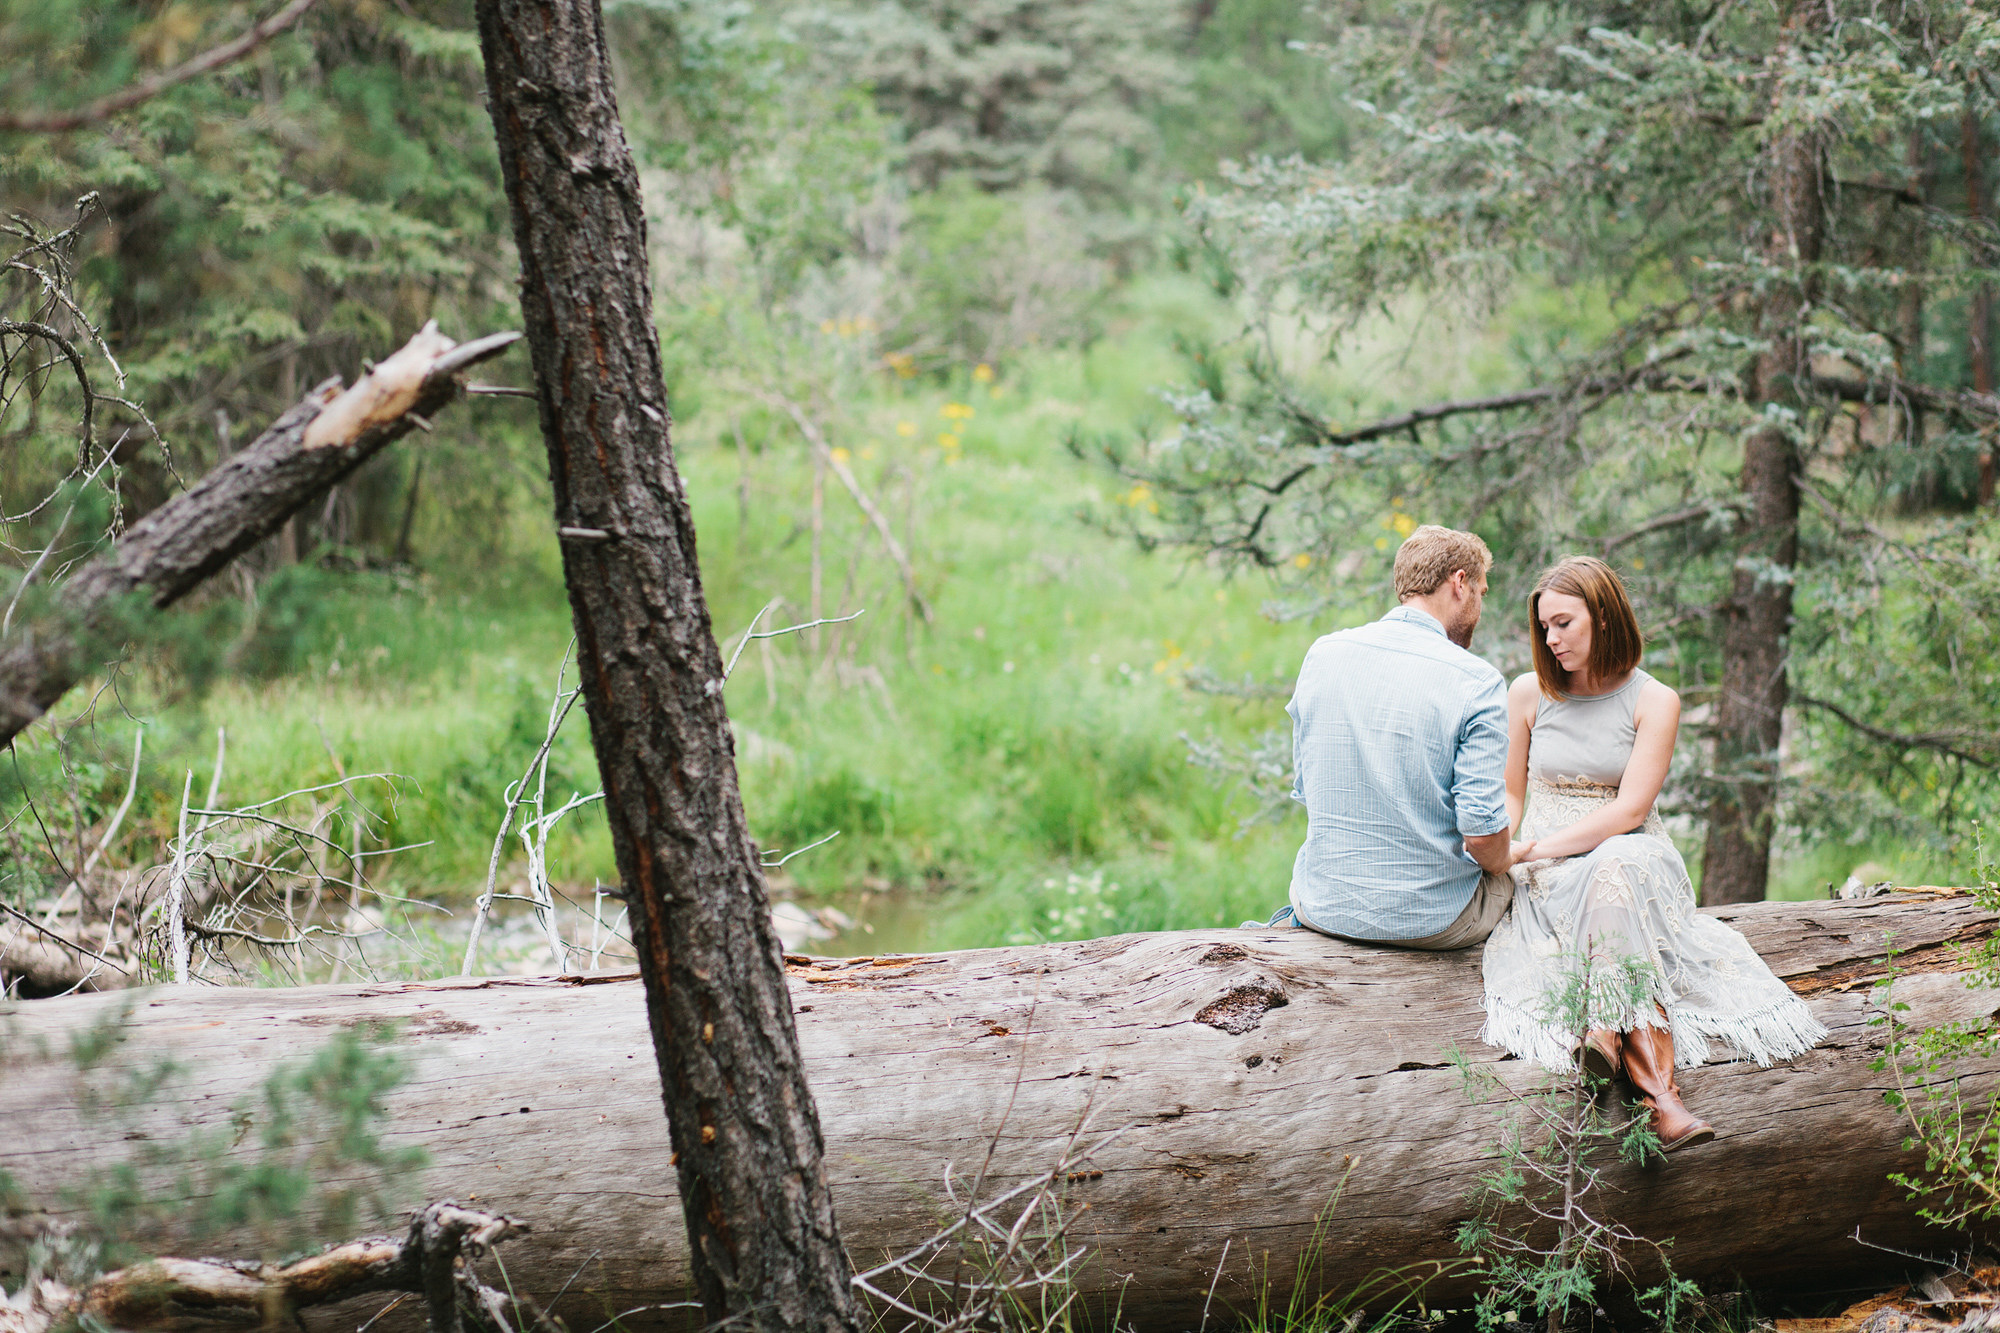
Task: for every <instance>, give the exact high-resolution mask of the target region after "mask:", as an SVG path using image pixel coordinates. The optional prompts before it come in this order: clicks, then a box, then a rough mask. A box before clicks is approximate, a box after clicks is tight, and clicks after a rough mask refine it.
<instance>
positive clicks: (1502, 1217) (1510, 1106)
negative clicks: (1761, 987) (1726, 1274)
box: [1450, 955, 1697, 1333]
mask: <svg viewBox="0 0 2000 1333" xmlns="http://www.w3.org/2000/svg"><path fill="white" fill-rule="evenodd" d="M1561 966H1562V977H1563V984H1562V985H1561V987H1560V988H1559V989H1558V990H1557V991H1556V992H1555V994H1554V996H1553V998H1552V999H1551V1001H1550V1011H1551V1012H1550V1013H1549V1014H1547V1015H1546V1016H1545V1019H1546V1021H1549V1022H1552V1023H1555V1024H1558V1025H1560V1026H1561V1027H1562V1029H1563V1030H1564V1031H1567V1032H1569V1033H1571V1034H1573V1036H1574V1039H1575V1040H1574V1047H1575V1049H1577V1050H1579V1051H1580V1050H1581V1049H1582V1042H1583V1038H1584V1035H1585V1033H1586V1032H1587V1031H1588V1030H1589V1029H1590V1028H1591V1027H1592V1026H1594V1024H1593V1022H1592V1015H1593V1014H1603V1013H1607V1012H1626V1013H1629V1012H1631V1011H1632V1010H1633V1009H1634V1008H1644V1007H1646V1006H1649V1005H1650V1004H1651V1003H1652V995H1653V993H1654V986H1653V981H1654V971H1653V966H1652V964H1651V963H1650V962H1649V961H1647V960H1645V959H1643V958H1622V959H1617V960H1610V961H1607V960H1602V959H1600V960H1595V961H1593V960H1592V959H1590V958H1588V957H1584V956H1581V955H1578V956H1572V957H1567V958H1565V959H1563V960H1561ZM1450 1056H1451V1060H1452V1063H1453V1064H1454V1065H1455V1066H1456V1067H1457V1069H1458V1071H1459V1075H1460V1078H1461V1080H1462V1084H1463V1087H1464V1089H1465V1093H1466V1095H1467V1096H1468V1097H1469V1098H1470V1099H1471V1100H1472V1101H1473V1102H1474V1103H1475V1104H1478V1105H1485V1106H1491V1107H1493V1108H1494V1110H1495V1113H1496V1115H1497V1117H1498V1119H1499V1121H1500V1126H1501V1132H1500V1141H1499V1158H1500V1160H1499V1163H1498V1165H1497V1166H1495V1167H1494V1168H1493V1169H1492V1170H1490V1171H1488V1172H1487V1173H1486V1174H1484V1175H1482V1176H1481V1177H1480V1178H1479V1181H1478V1183H1477V1184H1476V1185H1475V1186H1474V1188H1473V1191H1472V1195H1471V1202H1472V1204H1473V1216H1472V1217H1471V1218H1470V1219H1469V1220H1467V1221H1466V1222H1465V1223H1464V1224H1463V1225H1462V1226H1460V1228H1459V1232H1458V1244H1459V1248H1460V1249H1461V1250H1462V1251H1463V1252H1464V1253H1466V1254H1468V1255H1473V1256H1475V1257H1476V1259H1477V1261H1478V1263H1479V1264H1480V1265H1481V1266H1482V1267H1483V1269H1484V1273H1485V1278H1484V1285H1483V1287H1482V1289H1481V1291H1480V1294H1479V1298H1478V1303H1477V1306H1476V1310H1477V1315H1478V1319H1479V1324H1480V1327H1481V1328H1482V1329H1492V1328H1495V1327H1497V1326H1498V1325H1500V1324H1501V1323H1503V1322H1505V1321H1506V1320H1507V1318H1508V1317H1509V1316H1508V1312H1510V1311H1514V1310H1519V1309H1533V1310H1535V1311H1537V1312H1538V1313H1539V1314H1540V1315H1541V1316H1542V1317H1543V1318H1545V1319H1546V1320H1547V1322H1548V1333H1561V1330H1562V1329H1563V1327H1564V1325H1565V1323H1566V1321H1567V1320H1568V1319H1569V1317H1570V1314H1571V1312H1572V1310H1574V1309H1576V1308H1578V1307H1581V1308H1582V1309H1584V1310H1588V1309H1589V1308H1591V1306H1592V1305H1593V1304H1594V1303H1596V1301H1597V1300H1598V1299H1599V1297H1600V1294H1601V1292H1602V1291H1603V1289H1604V1288H1606V1287H1607V1286H1609V1285H1610V1284H1612V1283H1614V1282H1620V1281H1624V1282H1626V1283H1629V1282H1630V1281H1631V1279H1632V1278H1633V1277H1634V1276H1635V1271H1636V1270H1635V1268H1634V1265H1633V1262H1632V1257H1631V1256H1632V1252H1633V1251H1634V1250H1636V1249H1645V1250H1650V1251H1651V1252H1652V1254H1653V1256H1654V1257H1655V1258H1657V1260H1658V1264H1659V1268H1660V1270H1661V1272H1662V1274H1663V1276H1662V1277H1661V1279H1660V1281H1659V1282H1658V1283H1657V1284H1656V1285H1654V1286H1652V1287H1650V1288H1649V1289H1647V1290H1644V1291H1641V1292H1638V1293H1635V1295H1636V1297H1637V1300H1638V1303H1639V1305H1640V1306H1641V1307H1642V1308H1643V1309H1645V1311H1646V1312H1647V1314H1648V1315H1649V1316H1650V1317H1652V1318H1655V1319H1657V1320H1658V1321H1659V1323H1660V1326H1661V1327H1662V1328H1664V1329H1669V1330H1670V1329H1672V1328H1673V1326H1674V1322H1675V1319H1676V1317H1677V1316H1678V1315H1679V1314H1680V1312H1681V1307H1682V1306H1683V1305H1684V1304H1685V1303H1686V1301H1687V1300H1688V1299H1689V1298H1690V1297H1692V1296H1694V1295H1695V1294H1697V1293H1696V1288H1695V1286H1694V1284H1692V1283H1690V1282H1686V1281H1683V1280H1681V1279H1679V1278H1677V1277H1675V1276H1674V1274H1673V1270H1672V1268H1671V1267H1670V1266H1669V1265H1668V1264H1667V1262H1666V1254H1665V1250H1664V1245H1665V1243H1662V1242H1655V1241H1652V1240H1649V1239H1647V1238H1646V1237H1644V1236H1641V1235H1639V1234H1637V1233H1636V1232H1634V1231H1632V1230H1630V1229H1629V1228H1627V1227H1624V1226H1621V1225H1620V1224H1619V1223H1617V1222H1616V1221H1614V1220H1612V1219H1611V1218H1610V1217H1608V1216H1607V1215H1606V1214H1605V1213H1604V1211H1603V1209H1602V1204H1601V1199H1602V1195H1603V1193H1604V1179H1603V1177H1604V1172H1605V1169H1606V1168H1607V1167H1608V1166H1609V1165H1610V1164H1611V1163H1612V1162H1615V1161H1624V1162H1630V1163H1634V1164H1641V1165H1643V1164H1644V1163H1645V1162H1646V1161H1647V1160H1648V1159H1649V1158H1652V1157H1656V1156H1661V1155H1662V1153H1661V1148H1660V1142H1659V1139H1658V1138H1657V1137H1656V1136H1655V1135H1654V1134H1653V1131H1652V1129H1651V1127H1650V1123H1649V1120H1648V1118H1647V1117H1646V1116H1644V1115H1630V1116H1627V1117H1624V1118H1623V1120H1622V1123H1621V1122H1620V1121H1618V1120H1615V1119H1613V1118H1612V1117H1610V1116H1607V1115H1605V1114H1604V1113H1603V1111H1604V1106H1603V1104H1604V1102H1605V1101H1606V1100H1607V1098H1606V1096H1605V1094H1606V1093H1608V1091H1609V1087H1608V1085H1607V1081H1606V1080H1604V1079H1602V1078H1600V1077H1598V1076H1597V1075H1595V1074H1593V1073H1591V1072H1590V1071H1589V1070H1587V1069H1585V1068H1583V1067H1582V1065H1581V1062H1579V1063H1578V1065H1577V1066H1575V1067H1573V1068H1569V1069H1563V1070H1556V1071H1552V1072H1551V1073H1549V1074H1548V1075H1547V1076H1546V1077H1544V1078H1543V1079H1542V1080H1541V1081H1540V1082H1539V1083H1538V1084H1536V1085H1535V1086H1533V1087H1531V1088H1528V1089H1527V1090H1525V1091H1522V1090H1516V1089H1514V1088H1512V1087H1509V1086H1508V1085H1507V1084H1506V1083H1505V1082H1503V1081H1502V1080H1501V1079H1500V1078H1499V1077H1498V1076H1497V1075H1495V1074H1494V1073H1493V1072H1492V1071H1491V1070H1490V1069H1487V1068H1482V1067H1479V1066H1476V1065H1474V1064H1473V1063H1472V1061H1471V1060H1470V1059H1469V1058H1468V1057H1467V1056H1466V1055H1465V1054H1464V1053H1463V1052H1461V1051H1458V1050H1456V1049H1454V1050H1453V1051H1452V1052H1451V1053H1450Z"/></svg>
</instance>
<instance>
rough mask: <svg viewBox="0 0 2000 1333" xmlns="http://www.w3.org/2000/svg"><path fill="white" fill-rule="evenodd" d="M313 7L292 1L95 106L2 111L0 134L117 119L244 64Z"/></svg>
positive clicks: (309, 1) (70, 127) (45, 130)
mask: <svg viewBox="0 0 2000 1333" xmlns="http://www.w3.org/2000/svg"><path fill="white" fill-rule="evenodd" d="M312 6H313V0H292V2H291V3H290V4H288V5H286V6H285V7H284V8H283V9H281V10H279V11H278V12H277V13H275V14H273V15H271V17H269V18H267V19H265V20H264V21H263V22H262V23H259V24H257V25H256V26H255V27H253V28H251V29H250V30H249V31H248V32H246V33H244V34H243V35H242V36H241V37H238V38H236V39H234V40H233V41H227V42H224V43H223V44H222V45H221V46H218V47H214V48H213V49H211V50H208V51H204V52H202V53H201V54H200V55H198V56H195V57H194V58H193V59H191V60H184V61H182V62H181V63H180V64H178V65H175V66H174V67H173V68H172V69H166V70H161V71H160V72H159V73H158V74H154V75H150V76H148V77H147V78H143V79H141V80H139V81H138V82H137V83H135V84H133V85H132V86H131V87H129V88H121V89H120V90H119V91H117V92H115V93H110V94H108V95H106V96H104V97H100V98H98V99H97V100H96V101H94V102H86V103H85V104H84V105H82V106H80V107H77V108H76V109H75V110H73V111H11V112H8V111H0V130H18V131H22V132H25V133H29V134H58V133H61V132H62V131H64V130H75V129H81V128H83V127H84V126H86V125H94V124H96V123H97V122H98V121H100V120H105V119H108V118H109V117H111V116H115V115H117V114H118V113H119V112H120V111H129V110H131V109H132V108H133V107H135V106H137V105H139V104H140V103H141V102H144V101H147V100H148V99H150V98H154V97H157V96H159V95H160V94H161V93H163V92H165V91H166V90H167V89H169V88H171V87H173V86H174V85H176V84H180V83H186V82H187V81H188V80H189V79H192V78H196V77H198V76H200V75H203V74H206V73H208V72H209V71H211V70H216V69H221V68H222V67H223V66H224V65H229V64H233V63H235V62H236V61H238V60H241V59H242V58H243V57H244V56H246V55H249V54H250V53H251V52H252V51H254V50H256V49H257V48H258V47H260V46H262V45H263V44H264V43H265V42H268V41H270V40H271V38H273V37H275V36H277V35H278V34H279V33H281V32H283V31H284V30H285V29H287V28H289V27H291V26H292V25H293V24H294V23H296V22H298V20H299V16H300V15H302V14H304V13H305V12H306V11H307V10H308V9H311V8H312Z"/></svg>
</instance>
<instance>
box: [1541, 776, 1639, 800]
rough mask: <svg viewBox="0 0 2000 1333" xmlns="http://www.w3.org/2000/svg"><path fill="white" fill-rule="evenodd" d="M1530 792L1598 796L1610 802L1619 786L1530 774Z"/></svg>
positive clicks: (1590, 780)
mask: <svg viewBox="0 0 2000 1333" xmlns="http://www.w3.org/2000/svg"><path fill="white" fill-rule="evenodd" d="M1528 790H1529V791H1545V792H1548V793H1549V794H1550V795H1551V796H1597V797H1601V798H1602V799H1604V800H1607V801H1608V800H1611V799H1612V798H1613V797H1615V796H1617V795H1618V784H1617V783H1615V782H1597V781H1594V780H1592V779H1590V778H1566V777H1562V776H1560V775H1558V776H1556V777H1553V778H1540V777H1536V776H1534V775H1533V774H1529V776H1528Z"/></svg>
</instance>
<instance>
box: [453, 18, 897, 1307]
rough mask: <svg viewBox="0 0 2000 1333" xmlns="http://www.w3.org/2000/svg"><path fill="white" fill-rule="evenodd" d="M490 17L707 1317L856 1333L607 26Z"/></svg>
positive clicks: (616, 819)
mask: <svg viewBox="0 0 2000 1333" xmlns="http://www.w3.org/2000/svg"><path fill="white" fill-rule="evenodd" d="M478 14H479V34H480V44H481V47H482V49H483V50H484V53H485V58H486V77H487V91H488V108H489V110H490V111H491V113H492V117H493V126H494V131H495V133H496V135H497V137H498V140H499V147H500V161H501V166H502V175H503V178H504V179H505V181H506V183H507V197H508V202H509V204H510V205H511V211H512V213H513V221H514V236H515V241H516V244H517V246H518V248H519V251H520V256H521V268H522V273H521V305H522V310H523V313H524V317H525V319H526V323H527V331H528V342H529V347H530V349H531V351H532V352H533V357H534V365H535V381H536V390H537V393H536V396H537V399H538V401H539V403H540V407H541V423H542V434H543V438H544V440H545V442H546V443H547V446H548V454H549V476H550V480H551V483H552V486H553V490H554V494H555V506H556V521H557V523H558V524H559V525H560V529H561V531H562V533H563V537H564V541H563V570H564V576H565V581H566V583H567V585H568V588H569V598H570V608H571V611H572V612H573V614H574V616H575V619H576V631H577V655H578V662H579V666H580V668H581V676H582V684H583V695H584V703H585V706H586V708H587V710H588V712H589V716H590V726H591V741H592V745H593V746H594V747H595V749H596V752H597V763H598V770H599V773H600V775H601V777H602V779H603V782H604V792H605V811H606V817H607V820H608V822H609V824H610V830H611V839H612V846H613V849H614V851H615V852H616V855H617V858H618V868H619V874H620V877H621V879H622V881H623V885H624V892H625V896H626V899H627V901H628V902H629V903H630V904H631V910H632V925H633V936H634V942H635V944H636V945H637V952H638V955H639V966H640V972H641V974H642V976H643V977H644V980H645V1000H646V1012H647V1019H648V1023H649V1026H650V1028H651V1032H652V1038H653V1050H654V1055H655V1058H656V1060H657V1062H658V1065H659V1070H660V1081H661V1084H662V1092H663V1098H664V1101H665V1104H666V1110H667V1118H668V1134H669V1138H670V1141H671V1144H672V1148H673V1159H672V1160H673V1162H674V1163H675V1165H676V1166H677V1167H678V1180H679V1187H680V1197H681V1212H682V1216H683V1218H684V1220H685V1222H686V1226H687V1232H688V1238H689V1251H690V1253H691V1255H692V1256H693V1268H694V1277H695V1286H696V1288H697V1290H698V1291H699V1293H700V1296H701V1300H702V1304H703V1308H704V1311H705V1313H706V1316H707V1319H708V1321H709V1322H710V1323H711V1324H716V1325H719V1324H722V1323H723V1322H725V1321H727V1322H728V1323H730V1324H732V1325H735V1326H737V1327H740V1328H744V1329H757V1330H773V1331H775V1330H787V1331H791V1330H814V1331H815V1333H859V1330H860V1329H861V1317H860V1312H859V1309H858V1307H857V1305H856V1304H855V1301H854V1299H853V1296H852V1294H851V1291H850V1288H849V1285H848V1281H849V1269H848V1265H847V1259H846V1256H845V1253H844V1252H843V1250H842V1249H841V1244H840V1238H839V1235H838V1232H837V1231H836V1229H835V1226H834V1217H833V1203H832V1196H831V1194H830V1192H829V1191H828V1189H827V1184H826V1177H825V1171H824V1168H823V1166H822V1155H823V1147H822V1144H821V1139H820V1128H819V1120H818V1117H817V1113H816V1111H815V1108H814V1104H813V1098H812V1094H811V1091H810V1090H809V1089H808V1088H807V1086H806V1081H805V1072H804V1063H803V1061H802V1059H801V1057H800V1054H799V1045H798V1034H797V1032H796V1030H795V1028H794V1026H793V1022H792V1008H791V999H790V995H789V993H788V992H787V990H786V985H785V977H784V969H783V963H782V961H781V955H780V946H779V942H778V938H777V935H776V934H775V932H774V931H773V930H772V928H771V922H770V913H769V905H768V902H767V898H766V891H765V885H764V876H763V872H762V870H761V869H760V867H759V865H758V861H757V854H756V849H755V847H754V846H753V845H752V843H751V840H750V833H749V829H748V827H747V826H746V824H745V821H744V817H743V804H742V800H741V797H740V795H739V794H738V790H737V785H736V766H735V759H734V754H733V746H732V742H731V739H730V731H729V719H728V715H727V713H726V712H725V711H724V708H723V700H722V674H723V672H722V658H721V654H720V652H719V651H718V649H717V647H716V642H715V636H714V634H713V633H712V631H711V629H710V625H709V618H708V609H707V605H706V603H705V601H704V599H703V596H702V589H701V573H700V569H699V567H698V565H697V562H696V556H695V534H694V527H693V522H692V519H691V518H690V516H689V513H688V506H687V499H686V496H685V494H684V492H683V490H682V484H681V479H680V476H679V473H678V472H677V471H676V470H675V467H674V462H673V453H672V449H671V447H670V443H669V438H668V422H667V396H666V389H665V386H664V384H663V382H662V378H661V370H660V354H659V340H658V335H657V334H656V332H655V331H654V328H653V320H652V286H651V282H650V280H649V278H648V275H647V264H646V224H645V213H644V208H643V203H642V199H641V194H640V188H639V177H638V173H637V171H636V169H635V168H634V166H633V163H632V157H631V154H630V152H629V151H628V150H627V148H626V145H625V136H624V131H623V128H622V127H621V126H620V124H619V121H618V108H617V103H616V99H615V96H614V93H613V88H612V75H611V65H610V59H609V56H608V54H607V52H606V49H605V43H604V25H603V17H602V14H601V13H600V11H599V8H598V5H597V3H596V0H480V2H479V5H478ZM634 1183H635V1186H636V1187H638V1188H644V1187H645V1186H644V1185H643V1184H641V1183H640V1182H634ZM664 1184H665V1182H660V1185H661V1186H663V1185H664ZM655 1188H658V1186H656V1187H655Z"/></svg>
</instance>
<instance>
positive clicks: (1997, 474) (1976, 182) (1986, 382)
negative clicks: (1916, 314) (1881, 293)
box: [1959, 107, 2000, 504]
mask: <svg viewBox="0 0 2000 1333" xmlns="http://www.w3.org/2000/svg"><path fill="white" fill-rule="evenodd" d="M1959 128H1960V133H1959V147H1960V154H1961V157H1962V159H1963V161H1964V163H1965V216H1966V217H1967V218H1968V219H1969V220H1970V221H1971V222H1972V225H1973V226H1974V227H1975V228H1977V227H1978V226H1979V225H1980V224H1981V223H1982V222H1984V221H1985V220H1986V212H1987V209H1986V153H1985V146H1984V144H1982V143H1981V142H1980V141H1981V139H1982V138H1984V135H1983V134H1982V133H1981V130H1982V128H1983V127H1982V126H1981V125H1980V122H1979V115H1978V113H1977V112H1975V111H1974V110H1972V108H1970V107H1968V108H1966V111H1965V113H1964V117H1963V119H1962V120H1961V122H1960V127H1959ZM1992 339H1993V289H1992V288H1991V287H1989V286H1987V285H1986V284H1985V283H1983V282H1982V283H1980V284H1979V285H1977V286H1976V287H1974V288H1973V289H1972V328H1971V331H1970V336H1969V337H1968V338H1967V339H1966V349H1965V350H1966V355H1967V357H1968V359H1970V360H1971V362H1972V391H1973V392H1974V393H1983V394H1991V393H1992V392H1993V346H1992ZM1996 480H2000V447H1996V445H1995V441H1994V438H1993V432H1992V431H1991V430H1989V431H1987V433H1986V444H1985V447H1984V448H1982V449H1981V450H1980V452H1979V481H1978V491H1977V494H1976V496H1975V498H1976V499H1977V501H1978V503H1980V504H1991V503H1993V488H1994V482H1995V481H1996Z"/></svg>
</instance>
